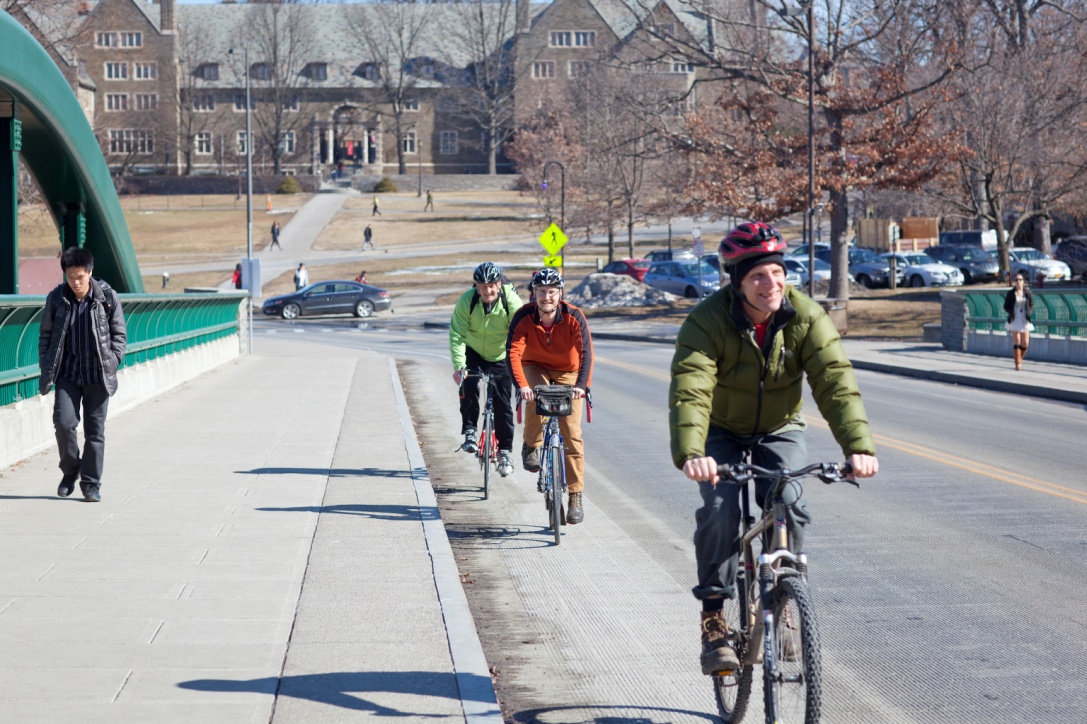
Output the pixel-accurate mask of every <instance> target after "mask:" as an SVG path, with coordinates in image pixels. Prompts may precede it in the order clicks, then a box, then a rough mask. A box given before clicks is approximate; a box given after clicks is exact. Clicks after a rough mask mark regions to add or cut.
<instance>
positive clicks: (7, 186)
mask: <svg viewBox="0 0 1087 724" xmlns="http://www.w3.org/2000/svg"><path fill="white" fill-rule="evenodd" d="M20 155H21V156H22V159H23V162H24V164H25V165H26V167H27V168H28V169H29V170H30V172H31V174H33V176H34V178H35V180H36V181H37V182H38V186H39V188H40V189H41V192H42V195H43V196H44V197H45V201H46V203H47V204H48V205H49V209H50V211H51V212H52V214H53V218H54V219H55V220H56V222H57V227H58V228H59V229H60V243H61V245H63V246H64V247H71V246H81V247H85V248H87V249H89V250H90V251H91V253H93V254H94V258H95V270H94V273H95V276H98V277H101V278H103V279H105V280H106V281H107V282H109V283H110V285H112V286H113V287H114V288H115V289H117V291H119V292H142V291H143V280H142V278H141V277H140V269H139V266H138V265H137V263H136V254H135V252H134V251H133V248H132V239H131V238H130V237H129V235H128V225H127V224H126V223H125V219H124V215H123V214H122V213H121V204H120V201H119V200H118V198H117V192H116V190H115V189H114V186H113V179H112V178H111V177H110V173H109V167H108V166H107V165H106V161H105V159H104V158H103V157H102V151H101V149H100V148H99V145H98V140H97V139H96V138H95V136H94V132H93V131H92V130H91V126H90V124H89V123H88V122H87V117H86V115H85V114H84V112H83V109H82V108H80V106H79V102H78V101H77V100H76V97H75V94H74V93H73V92H72V89H71V86H69V84H68V81H67V80H65V78H64V76H63V74H61V72H60V69H59V68H57V66H56V64H55V63H54V62H53V59H52V58H50V57H49V54H48V53H47V52H46V51H45V49H44V48H42V46H41V45H40V44H39V43H38V42H37V40H35V39H34V37H33V36H32V35H31V34H30V33H29V32H27V30H26V28H24V27H23V26H22V25H20V24H19V23H18V22H16V21H15V19H14V18H12V17H11V16H10V15H8V14H7V13H6V12H4V11H2V10H0V294H17V293H18V290H19V278H18V274H19V272H18V269H19V263H18V262H19V259H18V221H19V220H18V203H17V199H18V196H17V194H18V188H17V187H18V179H17V175H18V166H19V164H18V159H19V157H20Z"/></svg>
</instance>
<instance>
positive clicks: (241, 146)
mask: <svg viewBox="0 0 1087 724" xmlns="http://www.w3.org/2000/svg"><path fill="white" fill-rule="evenodd" d="M237 149H238V155H240V156H244V155H245V131H238V143H237Z"/></svg>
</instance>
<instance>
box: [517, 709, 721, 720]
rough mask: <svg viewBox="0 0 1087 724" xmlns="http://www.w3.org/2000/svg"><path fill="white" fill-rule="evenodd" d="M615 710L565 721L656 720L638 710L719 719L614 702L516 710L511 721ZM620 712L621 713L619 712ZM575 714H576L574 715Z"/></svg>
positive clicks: (708, 715)
mask: <svg viewBox="0 0 1087 724" xmlns="http://www.w3.org/2000/svg"><path fill="white" fill-rule="evenodd" d="M579 710H582V711H586V712H588V711H601V710H603V711H615V712H616V715H615V716H598V717H590V716H580V717H578V718H577V719H566V718H564V720H565V721H578V722H583V723H585V724H620V723H621V724H642V723H643V722H644V723H645V724H650V722H655V721H658V719H656V718H650V717H639V716H638V715H637V714H638V712H645V713H646V714H682V715H683V716H690V717H695V718H698V719H705V720H706V721H713V722H715V721H720V720H719V719H718V718H717V717H716V716H714V715H712V714H708V713H706V712H701V711H691V710H690V709H668V708H665V707H656V706H622V705H616V704H610V705H607V706H590V705H582V706H549V707H542V708H539V709H528V710H526V711H521V712H517V713H516V714H514V715H513V718H512V719H511V721H515V722H525V724H542V723H543V722H546V721H551V718H549V717H547V715H548V714H552V713H555V712H565V713H569V712H576V711H579ZM620 712H621V713H620ZM575 716H576V715H575Z"/></svg>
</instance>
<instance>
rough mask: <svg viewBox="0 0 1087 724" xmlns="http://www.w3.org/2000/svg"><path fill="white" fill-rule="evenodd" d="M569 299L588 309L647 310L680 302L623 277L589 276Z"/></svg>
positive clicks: (567, 295) (612, 275) (598, 274)
mask: <svg viewBox="0 0 1087 724" xmlns="http://www.w3.org/2000/svg"><path fill="white" fill-rule="evenodd" d="M565 298H566V300H567V301H569V302H571V303H573V304H575V305H577V306H579V307H582V308H585V309H596V308H599V307H644V306H648V305H652V304H671V303H672V302H674V301H676V300H677V299H679V297H677V296H676V295H675V294H669V293H668V292H662V291H661V290H659V289H654V288H653V287H651V286H648V285H646V284H642V283H641V282H639V281H638V280H636V279H634V278H632V277H628V276H626V275H624V274H601V273H597V274H590V275H589V276H587V277H585V278H584V279H583V280H582V281H581V283H580V284H578V285H577V287H575V288H574V289H573V290H570V291H567V292H566V296H565Z"/></svg>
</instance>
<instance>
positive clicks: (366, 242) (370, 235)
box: [362, 224, 375, 251]
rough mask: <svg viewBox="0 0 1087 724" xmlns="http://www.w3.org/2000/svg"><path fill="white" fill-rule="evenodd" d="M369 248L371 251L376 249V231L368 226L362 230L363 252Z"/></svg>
mask: <svg viewBox="0 0 1087 724" xmlns="http://www.w3.org/2000/svg"><path fill="white" fill-rule="evenodd" d="M367 246H369V247H370V249H371V250H375V247H374V230H373V229H371V228H370V225H369V224H367V225H366V228H365V229H363V230H362V250H363V251H366V247H367Z"/></svg>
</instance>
